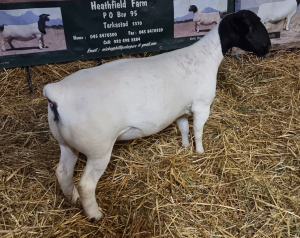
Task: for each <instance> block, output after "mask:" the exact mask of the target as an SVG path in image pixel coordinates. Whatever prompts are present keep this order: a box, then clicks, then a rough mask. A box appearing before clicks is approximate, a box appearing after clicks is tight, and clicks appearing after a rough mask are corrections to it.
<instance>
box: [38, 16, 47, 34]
mask: <svg viewBox="0 0 300 238" xmlns="http://www.w3.org/2000/svg"><path fill="white" fill-rule="evenodd" d="M45 25H46V21H45V20H41V19H39V21H38V28H39V31H40V32H41V33H43V34H46V30H45Z"/></svg>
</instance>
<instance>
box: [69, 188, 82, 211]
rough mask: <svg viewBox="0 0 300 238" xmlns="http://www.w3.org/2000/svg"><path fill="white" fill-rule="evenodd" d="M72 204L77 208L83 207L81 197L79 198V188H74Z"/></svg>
mask: <svg viewBox="0 0 300 238" xmlns="http://www.w3.org/2000/svg"><path fill="white" fill-rule="evenodd" d="M70 202H71V203H72V204H74V205H75V206H77V207H80V206H81V201H80V196H79V193H78V190H77V188H76V187H75V186H74V187H73V191H72V196H71V199H70Z"/></svg>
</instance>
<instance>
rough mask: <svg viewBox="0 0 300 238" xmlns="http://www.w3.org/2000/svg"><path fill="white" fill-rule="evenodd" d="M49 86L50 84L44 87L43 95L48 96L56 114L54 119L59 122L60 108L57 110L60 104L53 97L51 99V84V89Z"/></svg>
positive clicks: (51, 107) (52, 109)
mask: <svg viewBox="0 0 300 238" xmlns="http://www.w3.org/2000/svg"><path fill="white" fill-rule="evenodd" d="M49 86H50V85H49V84H48V85H46V86H45V87H44V89H43V95H44V97H46V98H47V100H48V103H49V106H50V109H51V111H52V112H53V114H54V121H55V122H59V113H58V110H57V107H58V104H57V102H55V101H54V100H53V99H50V98H51V86H50V89H49Z"/></svg>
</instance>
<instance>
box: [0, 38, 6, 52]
mask: <svg viewBox="0 0 300 238" xmlns="http://www.w3.org/2000/svg"><path fill="white" fill-rule="evenodd" d="M6 42H7V40H6V39H3V40H2V41H1V46H2V51H5V50H6V49H5V46H4V44H5V43H6Z"/></svg>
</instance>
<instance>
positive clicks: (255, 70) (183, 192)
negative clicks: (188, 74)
mask: <svg viewBox="0 0 300 238" xmlns="http://www.w3.org/2000/svg"><path fill="white" fill-rule="evenodd" d="M147 56H149V55H146V54H145V55H136V56H134V57H147ZM127 57H128V56H127ZM115 59H116V58H111V59H107V60H106V62H107V61H110V60H115ZM299 62H300V51H293V52H285V51H281V52H276V53H272V54H271V55H270V56H269V57H267V58H265V59H263V60H261V59H258V58H256V57H254V56H249V55H244V56H243V57H242V60H241V61H239V60H237V59H236V58H233V57H226V58H225V59H224V60H223V62H222V64H221V66H220V69H219V74H218V85H217V94H216V98H215V100H214V102H213V104H212V107H211V114H210V117H209V119H208V121H207V123H206V125H205V127H204V136H203V144H204V149H205V153H204V154H203V155H199V154H197V153H195V152H194V147H193V146H192V147H190V148H183V147H181V137H180V133H179V131H178V128H177V127H176V125H175V124H172V125H170V126H169V127H168V128H166V129H165V130H164V131H162V132H161V133H158V134H156V135H153V136H150V137H147V138H142V139H138V140H133V141H127V142H118V143H117V144H116V145H115V147H114V149H113V154H112V158H111V162H110V164H109V166H108V168H107V170H106V171H105V173H104V175H103V176H102V178H101V179H100V181H99V183H98V186H97V190H96V197H97V201H98V202H99V207H100V208H101V210H102V211H103V212H104V214H105V218H104V220H102V221H99V222H94V223H92V222H89V221H88V220H87V218H86V217H85V216H84V213H83V211H82V209H81V208H78V207H75V206H71V205H70V204H69V203H68V202H67V201H66V200H65V198H64V196H63V195H62V192H61V190H60V187H59V184H58V183H57V180H56V177H55V169H56V166H57V164H58V160H59V156H60V151H59V147H58V144H57V142H56V141H55V140H54V139H53V137H52V136H51V134H50V132H49V128H48V123H47V102H46V100H45V99H44V98H43V96H42V88H43V86H44V85H45V84H47V83H50V82H55V81H58V80H61V79H63V78H64V77H66V76H67V75H69V74H71V73H73V72H76V71H78V70H79V69H82V68H89V67H92V66H95V65H96V64H97V62H96V61H78V62H72V63H61V64H49V65H42V66H34V67H31V68H30V70H31V74H32V80H33V91H34V92H33V94H30V93H29V90H28V86H27V82H26V74H25V70H24V69H22V68H15V69H8V70H0V101H1V104H0V165H1V167H0V237H300V210H299V209H300V194H299V190H300V169H299V165H300V112H299V105H300V63H299ZM190 122H191V121H190ZM190 127H191V128H190V129H192V124H191V123H190ZM190 136H192V133H190ZM191 139H192V140H193V138H191ZM85 162H86V157H85V156H84V155H80V157H79V160H78V163H77V165H76V167H75V175H74V180H75V182H76V183H77V182H78V180H79V178H80V175H81V174H82V171H83V168H84V166H85Z"/></svg>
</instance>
